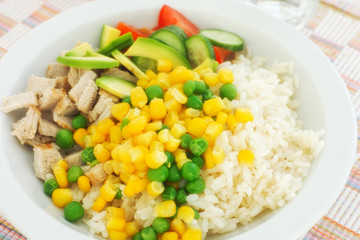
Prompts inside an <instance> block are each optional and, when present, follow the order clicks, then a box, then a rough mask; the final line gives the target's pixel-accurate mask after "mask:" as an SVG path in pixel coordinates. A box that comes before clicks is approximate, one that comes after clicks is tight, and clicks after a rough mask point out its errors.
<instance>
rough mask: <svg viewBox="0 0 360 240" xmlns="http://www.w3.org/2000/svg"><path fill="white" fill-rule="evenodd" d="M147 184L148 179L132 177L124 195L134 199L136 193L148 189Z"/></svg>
mask: <svg viewBox="0 0 360 240" xmlns="http://www.w3.org/2000/svg"><path fill="white" fill-rule="evenodd" d="M120 177H121V176H120ZM146 183H147V182H146V179H140V178H139V177H138V176H136V175H130V177H129V180H128V182H127V184H126V187H125V189H124V194H125V195H126V196H128V197H133V196H134V195H135V194H136V193H139V192H141V191H143V190H144V189H145V188H146Z"/></svg>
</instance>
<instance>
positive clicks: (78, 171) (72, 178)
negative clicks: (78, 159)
mask: <svg viewBox="0 0 360 240" xmlns="http://www.w3.org/2000/svg"><path fill="white" fill-rule="evenodd" d="M83 174H84V172H83V170H82V168H81V167H79V166H72V167H71V168H69V170H68V172H67V179H68V181H69V182H71V183H74V182H76V181H77V180H78V178H79V177H80V176H81V175H83Z"/></svg>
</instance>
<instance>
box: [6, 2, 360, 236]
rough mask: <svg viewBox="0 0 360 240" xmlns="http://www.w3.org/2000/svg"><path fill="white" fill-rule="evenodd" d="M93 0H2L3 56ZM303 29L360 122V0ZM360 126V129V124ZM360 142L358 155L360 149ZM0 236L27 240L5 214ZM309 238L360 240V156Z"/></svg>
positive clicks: (325, 10)
mask: <svg viewBox="0 0 360 240" xmlns="http://www.w3.org/2000/svg"><path fill="white" fill-rule="evenodd" d="M88 1H91V0H26V4H24V0H0V58H1V57H2V56H3V55H5V54H6V52H7V50H8V49H9V48H10V46H11V45H12V44H13V43H14V42H16V41H17V40H18V39H19V38H21V37H22V36H24V35H25V34H26V33H28V32H30V31H31V30H32V29H33V28H35V27H36V26H38V25H39V24H41V23H42V22H44V21H46V20H47V19H49V18H51V17H53V16H54V15H56V14H58V13H60V12H63V11H66V10H67V9H70V8H72V7H75V6H77V5H80V4H82V3H85V2H88ZM301 32H302V33H303V34H304V35H306V36H307V37H309V39H311V40H312V41H313V42H315V43H316V44H317V45H318V47H319V48H320V49H321V50H322V51H323V52H324V53H325V54H326V56H327V57H328V58H329V59H330V61H331V62H332V63H333V64H334V66H335V67H336V69H337V70H338V71H339V72H340V74H341V76H342V77H343V79H344V81H345V83H346V85H347V87H348V90H349V92H350V94H351V96H352V99H353V102H354V106H355V109H356V115H357V121H358V126H359V123H360V0H322V2H321V4H320V7H319V9H318V10H317V12H316V14H315V16H314V17H313V18H312V20H311V21H310V22H309V23H308V24H307V25H306V26H305V27H304V28H303V29H302V30H301ZM359 129H360V128H359ZM358 136H359V137H360V132H359V133H358ZM359 147H360V145H359V143H358V151H357V153H358V157H359V153H360V148H359ZM0 239H6V240H10V239H11V240H18V239H26V236H24V235H22V234H21V233H20V232H19V231H17V230H16V228H14V227H13V226H12V225H11V223H9V222H8V221H7V220H6V218H5V216H2V215H1V213H0ZM303 239H304V240H318V239H319V240H320V239H333V240H357V239H359V240H360V159H359V158H358V159H357V161H356V162H355V164H354V166H353V168H352V171H351V173H349V178H348V180H347V182H346V184H345V186H344V189H343V191H342V193H341V194H340V195H339V197H338V199H337V200H336V201H335V202H334V204H333V206H332V208H331V209H330V210H329V212H328V213H326V214H325V215H324V216H323V218H322V219H319V221H318V223H317V224H316V225H314V226H313V227H312V228H311V229H310V230H309V231H308V232H307V233H305V234H304V236H303Z"/></svg>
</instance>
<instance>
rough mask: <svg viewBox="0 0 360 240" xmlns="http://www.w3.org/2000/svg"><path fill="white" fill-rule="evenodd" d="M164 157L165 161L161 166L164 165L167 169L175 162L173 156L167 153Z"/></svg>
mask: <svg viewBox="0 0 360 240" xmlns="http://www.w3.org/2000/svg"><path fill="white" fill-rule="evenodd" d="M165 155H166V157H167V159H166V162H164V164H163V165H165V166H167V167H168V168H169V167H170V166H171V165H172V164H173V163H174V162H175V157H174V154H172V153H171V152H169V151H165Z"/></svg>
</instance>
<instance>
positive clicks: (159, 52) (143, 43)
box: [125, 37, 191, 68]
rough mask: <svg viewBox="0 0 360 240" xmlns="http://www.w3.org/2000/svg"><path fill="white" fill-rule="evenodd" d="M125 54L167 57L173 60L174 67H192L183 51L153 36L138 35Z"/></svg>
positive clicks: (155, 57) (156, 58)
mask: <svg viewBox="0 0 360 240" xmlns="http://www.w3.org/2000/svg"><path fill="white" fill-rule="evenodd" d="M125 56H141V57H147V58H151V59H155V60H159V59H166V58H167V59H169V60H171V61H172V63H173V67H174V68H175V67H178V66H184V67H186V68H191V65H190V63H189V61H188V60H187V59H186V58H185V57H184V56H183V55H182V54H181V53H179V52H178V51H176V50H175V49H173V48H171V47H169V46H166V45H165V44H162V43H161V42H158V41H156V40H155V39H151V38H143V37H138V38H137V39H136V41H135V42H134V43H133V44H132V45H131V47H130V48H129V49H128V50H127V51H126V53H125Z"/></svg>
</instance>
